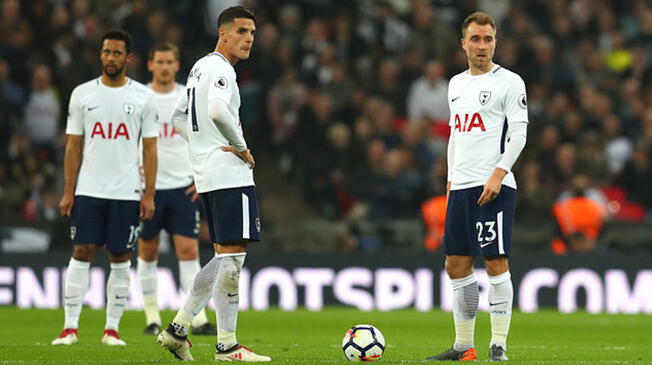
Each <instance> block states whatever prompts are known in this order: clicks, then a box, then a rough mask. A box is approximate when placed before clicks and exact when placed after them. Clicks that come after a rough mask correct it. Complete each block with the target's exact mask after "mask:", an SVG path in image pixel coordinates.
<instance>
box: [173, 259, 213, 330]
mask: <svg viewBox="0 0 652 365" xmlns="http://www.w3.org/2000/svg"><path fill="white" fill-rule="evenodd" d="M199 270H201V266H200V265H199V259H195V260H179V282H180V283H181V290H183V292H184V293H188V291H189V290H190V287H191V286H192V281H193V280H195V276H196V275H197V273H198V272H199ZM206 322H208V318H207V317H206V310H205V309H203V308H202V310H201V311H199V313H198V314H197V316H196V317H195V318H193V320H192V326H193V327H199V326H201V325H203V324H204V323H206Z"/></svg>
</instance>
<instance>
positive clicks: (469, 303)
mask: <svg viewBox="0 0 652 365" xmlns="http://www.w3.org/2000/svg"><path fill="white" fill-rule="evenodd" d="M451 284H452V286H453V319H454V320H455V344H454V345H453V348H454V349H455V350H457V351H466V350H468V349H470V348H471V347H473V333H474V331H475V316H476V314H477V313H478V302H479V298H480V292H479V289H478V281H477V280H476V278H475V274H471V275H469V276H467V277H465V278H462V279H451Z"/></svg>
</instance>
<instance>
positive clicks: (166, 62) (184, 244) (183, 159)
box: [137, 43, 217, 335]
mask: <svg viewBox="0 0 652 365" xmlns="http://www.w3.org/2000/svg"><path fill="white" fill-rule="evenodd" d="M147 68H148V69H149V71H150V72H151V73H152V82H151V83H150V84H149V85H148V86H149V87H150V88H151V89H152V90H153V91H154V96H155V100H156V104H157V110H158V116H159V134H158V141H157V151H158V171H157V175H156V195H155V196H154V202H155V204H156V212H155V213H154V217H153V218H152V219H151V220H148V221H145V222H143V229H142V230H141V231H140V239H139V240H138V269H137V273H138V281H139V282H140V287H141V290H142V294H143V307H144V309H145V319H146V324H147V327H146V328H145V331H144V333H145V334H151V335H158V334H159V332H161V316H160V314H159V309H158V303H157V290H156V289H157V279H156V278H157V273H156V267H157V262H158V243H159V232H160V231H161V229H165V230H166V231H167V232H168V234H170V236H171V237H172V241H173V242H174V248H175V251H176V254H177V258H178V259H179V282H180V283H181V288H182V290H183V291H184V292H185V293H188V290H190V285H192V281H193V279H194V278H195V275H197V272H199V269H200V265H199V249H198V243H197V233H198V230H199V210H198V209H197V208H198V207H197V205H198V203H197V202H196V201H197V195H196V193H195V186H194V185H193V180H192V169H191V167H190V157H189V155H188V142H186V140H184V139H183V138H182V137H181V136H180V135H179V134H178V133H176V131H175V130H174V127H173V126H172V123H171V121H170V119H171V117H172V109H174V104H175V103H176V101H177V99H178V98H179V95H181V94H182V93H184V92H185V86H184V85H181V84H177V83H176V82H175V81H174V80H175V77H176V74H177V72H178V71H179V49H178V48H177V46H175V45H173V44H170V43H161V44H158V45H156V46H154V47H153V48H152V49H151V50H150V52H149V60H148V62H147ZM192 333H193V334H196V335H216V334H217V328H216V327H215V326H214V325H213V324H211V323H209V322H208V318H206V312H205V310H203V309H202V310H201V311H200V312H199V314H197V317H195V318H194V319H193V321H192Z"/></svg>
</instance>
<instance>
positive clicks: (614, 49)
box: [0, 0, 652, 234]
mask: <svg viewBox="0 0 652 365" xmlns="http://www.w3.org/2000/svg"><path fill="white" fill-rule="evenodd" d="M235 4H243V5H245V6H247V7H250V8H252V9H253V10H254V12H255V14H256V17H257V28H258V31H257V34H256V42H255V45H254V49H253V52H252V57H251V59H250V60H249V61H246V62H241V63H239V64H237V65H236V68H237V70H238V75H239V76H238V77H239V83H240V90H241V93H242V104H243V108H242V110H241V113H242V115H241V119H242V122H243V125H244V127H245V129H246V134H247V135H248V137H247V138H251V139H253V140H254V141H255V142H254V143H255V144H254V145H255V153H256V154H257V155H265V156H266V158H269V160H270V161H272V162H273V163H274V164H275V165H276V166H277V168H278V170H279V171H281V172H282V173H283V175H284V176H285V178H286V179H287V181H288V183H289V184H295V185H296V186H299V187H300V189H301V192H302V194H303V198H304V201H305V202H306V204H308V205H310V206H311V207H312V208H313V209H314V210H315V211H316V212H317V213H318V215H319V216H321V217H324V218H327V219H350V220H356V219H366V220H372V221H378V222H382V221H385V220H388V219H403V218H408V219H420V218H421V216H422V211H421V209H422V204H423V203H424V202H426V201H428V200H429V199H431V198H433V197H437V196H441V195H443V194H445V189H446V156H445V153H446V143H447V138H448V133H449V132H448V126H447V123H448V117H449V111H448V101H447V82H448V79H449V78H450V77H452V76H453V75H455V74H457V73H459V72H462V71H464V70H465V69H466V68H467V63H466V57H465V54H464V52H463V51H462V50H461V47H460V38H461V34H460V25H461V23H462V20H463V19H464V18H465V17H466V15H468V14H470V13H471V12H473V11H475V10H483V11H487V12H489V13H490V14H492V15H493V16H494V17H495V19H496V21H497V25H498V33H497V39H498V41H497V49H496V55H495V58H494V61H495V62H496V63H498V64H500V65H501V66H503V67H506V68H508V69H510V70H512V71H514V72H516V73H518V74H520V75H521V76H522V77H523V79H524V80H525V82H526V86H527V90H528V107H529V115H530V125H529V130H528V144H527V146H526V149H525V151H524V153H523V155H522V157H521V159H520V161H519V163H518V164H517V166H516V167H515V169H514V171H515V173H516V174H517V181H518V183H519V202H518V206H517V211H518V213H517V214H518V220H519V221H521V222H526V223H527V222H530V223H534V224H536V223H537V222H540V221H541V220H549V219H551V217H553V216H556V215H555V214H553V209H554V205H555V204H556V203H560V202H563V201H564V200H565V199H570V198H573V197H584V198H587V199H591V200H592V201H594V202H595V203H596V204H598V205H599V206H600V207H601V209H603V210H604V216H605V217H608V219H618V220H628V221H644V220H646V217H647V216H648V215H649V212H650V211H651V210H652V189H649V187H648V185H647V184H648V183H649V182H650V181H652V165H651V161H650V157H651V155H650V148H651V147H652V107H650V105H652V104H650V102H649V100H650V99H651V98H652V80H651V79H650V77H651V76H652V4H650V3H648V2H647V1H644V0H632V1H616V0H612V1H606V0H592V1H589V0H569V1H564V0H530V1H527V2H522V1H510V0H475V1H473V0H470V1H452V0H431V1H429V0H414V1H408V0H393V1H391V0H388V1H375V0H358V1H330V0H304V1H282V0H258V1H225V0H208V1H174V0H167V1H166V0H159V1H156V0H150V1H146V0H103V1H99V0H97V1H93V0H20V1H19V0H2V1H1V8H0V207H1V208H0V221H2V222H3V223H5V222H7V223H10V224H24V223H29V224H42V223H44V224H47V223H49V222H56V221H57V220H58V219H59V218H58V214H57V209H56V205H57V202H58V199H59V193H60V192H59V190H60V184H61V179H62V157H63V141H64V138H63V131H64V129H65V115H66V113H65V110H66V108H67V102H68V98H69V95H70V93H71V91H72V89H73V88H74V87H75V86H76V85H78V84H79V83H82V82H84V81H86V80H89V79H91V78H93V77H96V76H98V75H99V74H100V72H101V69H100V62H99V51H98V50H99V38H100V37H101V35H102V34H103V32H105V31H106V30H109V29H111V28H114V27H120V28H123V29H125V30H127V31H128V32H130V33H131V35H132V37H133V39H134V56H133V57H132V60H131V62H130V64H129V75H130V76H131V77H133V78H134V79H136V80H138V81H141V82H147V81H148V80H149V75H148V73H147V70H146V55H147V51H148V49H149V48H150V47H151V46H153V45H154V44H156V43H158V42H160V41H169V42H173V43H176V44H178V45H180V48H181V53H182V56H181V60H182V71H181V72H180V73H179V81H180V82H184V78H185V75H186V74H187V71H188V68H189V67H190V66H191V65H192V62H193V61H194V60H195V59H197V58H198V57H200V56H201V55H203V54H206V53H208V52H210V51H212V49H213V46H214V42H215V36H216V18H217V14H218V13H219V12H220V11H221V10H222V9H224V8H226V7H228V6H231V5H235ZM259 184H264V181H259ZM57 224H59V223H57ZM560 225H561V226H563V224H560ZM562 231H563V229H562ZM562 234H564V233H563V232H562Z"/></svg>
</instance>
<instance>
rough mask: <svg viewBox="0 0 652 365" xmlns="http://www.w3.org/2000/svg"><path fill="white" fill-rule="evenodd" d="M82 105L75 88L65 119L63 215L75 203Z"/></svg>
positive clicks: (79, 161)
mask: <svg viewBox="0 0 652 365" xmlns="http://www.w3.org/2000/svg"><path fill="white" fill-rule="evenodd" d="M82 110H83V106H82V105H81V101H80V97H79V92H78V89H77V88H75V89H74V90H73V91H72V94H71V95H70V104H69V105H68V119H67V121H66V135H67V141H66V152H65V155H64V160H63V176H64V187H63V196H62V197H61V201H60V202H59V211H60V212H61V215H63V216H70V215H71V214H72V208H73V205H74V204H75V185H76V183H77V175H78V174H79V168H80V167H81V162H82V156H83V150H82V148H83V136H84V122H83V111H82Z"/></svg>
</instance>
